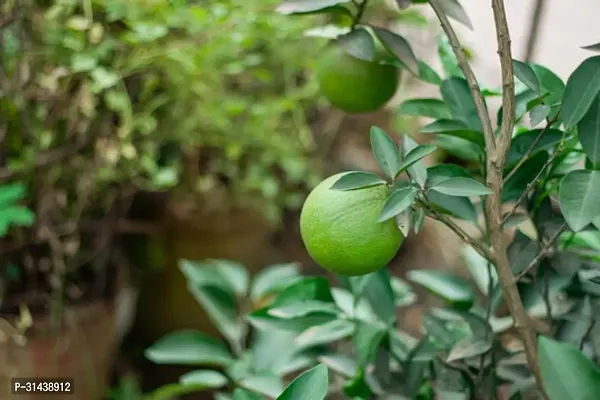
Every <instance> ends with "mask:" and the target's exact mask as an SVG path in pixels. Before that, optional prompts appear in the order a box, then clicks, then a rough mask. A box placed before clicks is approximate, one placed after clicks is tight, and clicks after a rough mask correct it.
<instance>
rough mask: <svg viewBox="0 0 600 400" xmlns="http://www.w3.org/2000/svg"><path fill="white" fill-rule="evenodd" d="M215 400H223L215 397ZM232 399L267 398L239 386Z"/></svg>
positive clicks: (259, 399) (254, 399)
mask: <svg viewBox="0 0 600 400" xmlns="http://www.w3.org/2000/svg"><path fill="white" fill-rule="evenodd" d="M215 400H221V399H217V398H215ZM231 400H265V398H264V397H263V396H261V395H259V394H258V393H254V392H251V391H249V390H246V389H242V388H237V389H235V390H234V391H233V397H232V399H231Z"/></svg>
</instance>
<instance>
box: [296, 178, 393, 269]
mask: <svg viewBox="0 0 600 400" xmlns="http://www.w3.org/2000/svg"><path fill="white" fill-rule="evenodd" d="M345 174H346V173H340V174H336V175H333V176H331V177H329V178H327V179H325V180H324V181H322V182H321V183H320V184H319V185H317V186H316V187H315V188H314V189H313V190H312V192H311V193H310V194H309V196H308V198H307V199H306V201H305V203H304V206H303V207H302V212H301V214H300V233H301V236H302V240H303V242H304V245H305V247H306V249H307V251H308V254H309V255H310V256H311V258H312V259H313V260H314V261H315V262H317V264H319V265H320V266H321V267H323V268H325V269H327V270H329V271H331V272H334V273H337V274H339V275H344V276H355V275H364V274H368V273H371V272H374V271H377V270H378V269H380V268H383V267H385V266H386V265H387V264H388V263H389V262H390V261H391V260H392V259H393V258H394V256H395V255H396V253H397V252H398V250H399V248H400V246H401V244H402V242H403V240H404V235H402V232H400V230H399V229H398V226H397V225H396V222H395V220H394V219H391V220H387V221H385V222H378V219H379V216H380V214H381V210H382V208H383V205H384V203H385V201H386V199H387V196H388V188H387V187H386V186H385V185H379V186H373V187H370V188H364V189H359V190H348V191H341V190H333V189H331V186H332V185H333V184H334V183H335V182H336V181H337V180H338V179H339V178H340V177H342V176H343V175H345Z"/></svg>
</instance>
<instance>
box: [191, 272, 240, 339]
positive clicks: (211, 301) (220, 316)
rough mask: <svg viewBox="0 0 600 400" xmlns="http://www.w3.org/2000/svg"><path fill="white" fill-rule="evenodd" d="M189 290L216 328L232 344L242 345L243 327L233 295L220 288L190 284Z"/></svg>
mask: <svg viewBox="0 0 600 400" xmlns="http://www.w3.org/2000/svg"><path fill="white" fill-rule="evenodd" d="M188 290H189V291H190V293H191V294H192V296H193V297H194V298H195V299H196V301H198V303H200V305H202V307H203V308H204V310H205V311H206V313H207V314H208V317H209V318H210V320H211V321H212V322H213V323H214V324H215V326H216V328H217V329H218V330H219V332H221V333H222V334H223V336H225V337H226V338H227V340H229V342H230V343H235V345H241V340H242V336H243V326H242V325H241V324H240V321H239V320H238V317H237V309H238V305H237V301H236V299H235V297H234V296H233V294H232V293H231V292H229V291H226V290H224V289H222V288H220V287H218V286H210V285H203V284H200V283H194V282H189V283H188Z"/></svg>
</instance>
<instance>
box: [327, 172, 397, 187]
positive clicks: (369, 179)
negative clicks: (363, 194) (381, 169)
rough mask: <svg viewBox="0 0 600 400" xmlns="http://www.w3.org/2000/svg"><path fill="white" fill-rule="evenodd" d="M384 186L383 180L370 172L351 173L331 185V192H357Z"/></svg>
mask: <svg viewBox="0 0 600 400" xmlns="http://www.w3.org/2000/svg"><path fill="white" fill-rule="evenodd" d="M385 184H386V181H385V180H384V179H381V178H380V177H379V176H377V175H375V174H374V173H372V172H364V171H351V172H348V173H347V174H345V175H343V176H342V177H341V178H340V179H338V180H337V181H336V182H335V183H334V184H333V185H331V190H357V189H364V188H368V187H373V186H378V185H385Z"/></svg>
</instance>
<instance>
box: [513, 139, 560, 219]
mask: <svg viewBox="0 0 600 400" xmlns="http://www.w3.org/2000/svg"><path fill="white" fill-rule="evenodd" d="M565 134H566V132H563V139H562V141H561V143H560V144H559V145H558V147H557V148H556V151H555V152H554V153H552V155H551V156H550V157H549V158H548V160H547V161H546V162H545V163H544V165H542V168H541V169H540V171H539V172H538V173H537V175H536V176H535V178H533V179H532V180H531V181H530V182H529V183H528V184H527V187H526V188H525V190H524V191H523V193H521V196H519V198H518V199H517V201H516V202H515V205H514V206H513V208H512V209H511V210H510V211H509V212H508V213H507V214H506V215H505V216H504V219H503V220H502V224H504V223H505V222H506V221H507V220H508V219H509V218H510V217H511V216H512V215H513V214H514V213H515V212H516V211H517V208H519V205H520V204H521V202H522V201H523V200H525V198H526V197H527V196H529V194H530V193H531V191H532V190H533V188H534V187H535V185H536V184H537V183H538V181H539V179H540V178H541V177H542V175H543V174H544V172H546V169H547V168H548V167H549V166H550V165H552V163H554V161H555V160H556V158H557V157H558V155H559V154H560V153H561V150H562V149H563V147H564V138H565Z"/></svg>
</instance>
